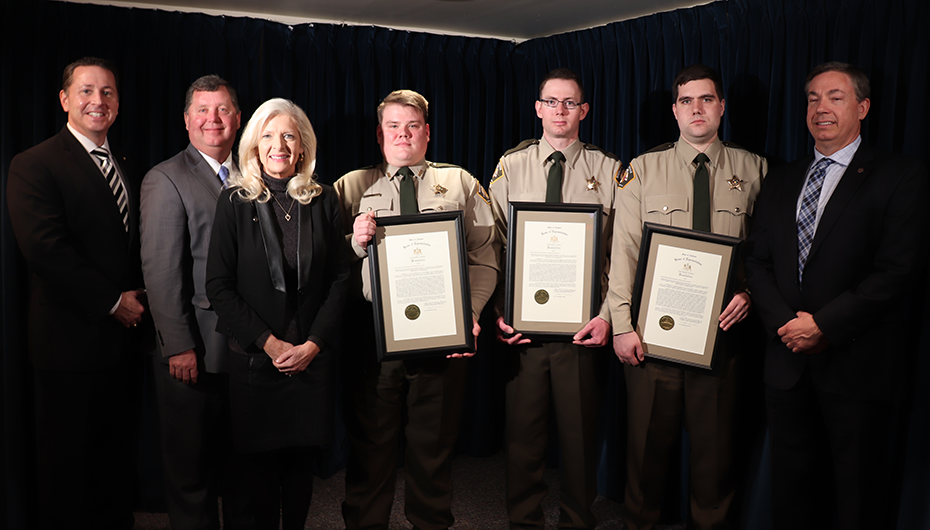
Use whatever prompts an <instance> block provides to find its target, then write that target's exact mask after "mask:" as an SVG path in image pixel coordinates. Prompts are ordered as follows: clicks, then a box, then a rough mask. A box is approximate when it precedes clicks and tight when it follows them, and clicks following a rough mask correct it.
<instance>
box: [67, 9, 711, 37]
mask: <svg viewBox="0 0 930 530" xmlns="http://www.w3.org/2000/svg"><path fill="white" fill-rule="evenodd" d="M69 1H71V2H78V3H86V4H106V5H114V6H120V7H140V8H152V9H163V10H167V11H193V12H198V13H206V14H210V15H223V14H225V15H230V16H249V17H257V18H267V19H270V20H275V21H278V22H282V23H285V24H299V23H306V22H325V23H336V24H352V25H376V26H385V27H391V28H396V29H405V30H414V31H427V32H432V33H447V34H456V35H470V36H482V37H493V38H500V39H506V40H516V41H523V40H527V39H532V38H536V37H547V36H549V35H555V34H558V33H565V32H567V31H574V30H578V29H586V28H592V27H596V26H602V25H604V24H608V23H610V22H617V21H619V20H627V19H631V18H636V17H640V16H644V15H651V14H653V13H658V12H661V11H672V10H674V9H678V8H682V7H691V6H695V5H701V4H706V3H710V1H711V0H703V1H696V0H576V1H573V2H572V1H569V2H566V1H564V0H403V1H389V0H260V1H258V0H136V1H134V2H123V1H107V0H69Z"/></svg>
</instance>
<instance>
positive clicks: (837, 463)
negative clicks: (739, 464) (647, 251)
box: [746, 63, 928, 530]
mask: <svg viewBox="0 0 930 530" xmlns="http://www.w3.org/2000/svg"><path fill="white" fill-rule="evenodd" d="M805 92H806V94H807V126H808V129H809V130H810V133H811V135H812V136H813V137H814V145H815V149H816V151H815V153H814V154H813V156H806V157H804V158H802V159H800V160H797V161H795V162H793V163H790V164H787V165H785V166H783V167H780V168H778V169H776V170H773V171H772V172H771V173H769V175H768V177H767V178H766V180H765V184H764V185H763V187H762V192H761V196H760V201H759V205H758V208H757V210H756V212H757V215H756V219H755V222H754V225H753V233H752V235H751V236H750V239H749V242H750V247H749V253H750V255H749V257H748V260H747V263H746V269H747V273H748V279H749V287H750V290H751V291H752V294H753V299H754V300H755V302H756V308H757V309H758V311H759V314H760V315H761V317H762V320H763V322H764V324H765V327H766V331H767V333H768V335H769V341H768V344H767V346H766V357H765V385H766V404H767V409H768V423H769V436H770V440H771V451H772V489H773V506H774V510H773V511H774V514H773V518H774V528H775V529H776V530H777V529H782V528H784V529H788V528H790V529H792V530H798V529H804V528H811V527H813V526H814V525H815V524H816V523H815V521H814V516H815V515H816V512H815V511H814V510H815V509H816V508H818V507H820V505H822V504H823V503H822V500H817V501H815V500H814V499H815V495H818V496H820V497H821V498H822V496H821V495H819V492H818V490H816V489H814V487H813V484H814V481H813V473H812V471H811V470H812V469H814V468H815V467H816V466H815V464H816V458H815V453H816V450H817V449H818V448H820V447H823V446H824V445H826V444H825V440H823V436H822V433H823V432H824V430H825V432H826V434H827V438H828V439H829V440H828V441H829V452H830V454H831V457H832V458H831V459H832V464H833V473H834V475H833V476H834V480H835V488H836V500H837V506H836V514H835V519H836V525H837V526H836V527H837V528H842V529H844V530H856V529H860V528H869V529H875V528H891V527H893V520H894V513H895V512H896V509H895V506H894V505H893V495H892V494H891V492H892V491H893V489H894V483H893V482H892V481H891V480H890V476H891V474H892V473H891V470H890V467H891V466H890V465H889V464H888V460H889V455H890V454H891V447H890V442H891V441H892V433H893V431H894V421H893V419H892V418H893V416H894V415H893V414H892V412H893V410H894V409H893V405H894V402H895V400H897V399H900V398H901V397H902V393H903V390H904V388H905V384H904V382H905V380H906V376H905V375H904V374H906V373H907V372H908V370H909V367H908V364H907V360H908V358H909V355H910V352H911V351H912V350H913V348H914V346H915V344H914V339H915V332H916V331H918V330H916V329H913V325H912V322H913V321H914V319H913V315H914V313H913V312H911V310H912V306H913V303H914V302H915V299H914V298H915V297H913V296H911V293H912V292H913V291H914V288H915V286H916V285H917V282H918V281H919V279H920V276H921V275H922V273H923V272H924V270H925V269H926V261H925V258H926V255H927V237H928V215H927V208H926V204H927V199H928V197H927V193H928V188H927V182H926V180H927V170H926V168H925V167H924V166H923V165H922V164H920V163H918V162H916V161H913V160H910V159H907V158H904V157H902V156H898V155H891V154H888V153H883V152H880V151H877V150H873V149H871V148H870V147H868V146H867V145H865V144H864V143H862V140H861V137H860V136H859V131H860V122H861V120H863V119H865V117H866V115H867V114H868V112H869V106H870V101H869V80H868V78H867V77H866V76H865V74H864V73H863V72H862V71H860V70H859V69H858V68H856V67H854V66H851V65H848V64H844V63H826V64H822V65H820V66H818V67H816V68H815V69H814V70H813V71H812V72H811V73H810V74H809V75H808V77H807V85H806V87H805Z"/></svg>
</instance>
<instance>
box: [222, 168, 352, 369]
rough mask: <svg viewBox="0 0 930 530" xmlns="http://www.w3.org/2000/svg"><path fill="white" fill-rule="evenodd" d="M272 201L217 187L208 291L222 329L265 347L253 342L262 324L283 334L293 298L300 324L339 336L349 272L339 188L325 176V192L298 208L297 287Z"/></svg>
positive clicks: (250, 347)
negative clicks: (289, 284) (290, 284)
mask: <svg viewBox="0 0 930 530" xmlns="http://www.w3.org/2000/svg"><path fill="white" fill-rule="evenodd" d="M298 205H299V203H298ZM274 206H275V203H274V202H273V201H268V202H264V203H261V202H257V201H252V202H246V201H243V200H241V199H239V198H238V196H237V195H235V194H234V193H233V192H232V190H225V191H224V192H223V193H222V194H221V195H220V199H219V201H218V202H217V205H216V219H215V220H214V223H213V235H212V237H211V240H210V254H209V257H208V259H207V296H208V297H209V299H210V302H211V303H212V304H213V307H214V309H215V310H216V313H217V315H218V316H219V324H218V325H217V331H219V332H221V333H223V334H224V335H227V336H228V337H231V338H232V339H234V340H236V341H237V342H238V343H239V345H240V346H241V347H242V349H243V350H245V351H247V352H254V353H260V352H261V351H262V350H261V349H260V348H258V347H256V346H255V345H254V342H255V339H256V338H257V337H258V336H259V335H261V334H262V333H263V332H264V331H265V330H267V329H271V331H272V333H274V335H275V337H278V338H279V339H283V338H284V336H285V332H286V330H287V325H288V321H287V317H286V314H285V310H286V307H287V302H288V299H289V298H290V299H295V298H296V301H297V311H298V315H299V322H300V328H299V330H300V332H301V333H303V335H304V336H305V337H307V338H309V337H310V336H311V335H314V336H316V337H319V338H320V339H322V340H323V341H324V342H325V343H326V344H330V345H331V344H335V343H336V342H337V337H338V335H339V333H338V330H339V322H340V320H341V319H342V311H343V307H344V305H345V298H346V287H347V285H346V282H347V279H348V276H349V272H348V267H347V265H346V262H345V258H346V256H347V253H348V250H347V249H346V248H345V245H346V241H345V236H344V235H343V234H345V231H344V229H343V221H342V217H341V213H340V209H339V202H338V200H337V198H336V194H335V192H333V189H332V187H330V186H327V185H325V184H324V185H323V193H322V194H321V195H319V196H317V197H314V198H313V200H312V201H311V202H310V204H307V205H299V207H298V208H297V216H296V217H297V219H296V221H297V223H298V230H299V234H300V235H299V237H298V251H297V254H298V256H297V261H298V274H297V276H298V279H297V284H298V285H297V292H296V293H294V292H287V290H286V288H285V284H284V283H285V280H284V267H283V255H282V252H281V242H280V241H279V240H278V236H277V234H276V233H275V229H274V223H275V219H274V215H275V214H274V211H272V208H273V207H274Z"/></svg>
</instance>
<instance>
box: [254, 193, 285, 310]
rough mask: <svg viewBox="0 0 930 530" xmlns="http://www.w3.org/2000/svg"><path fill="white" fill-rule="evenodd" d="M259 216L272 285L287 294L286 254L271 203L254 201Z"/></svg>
mask: <svg viewBox="0 0 930 530" xmlns="http://www.w3.org/2000/svg"><path fill="white" fill-rule="evenodd" d="M252 204H253V205H254V206H255V212H256V214H257V215H258V226H259V227H260V228H261V231H262V242H263V243H264V245H265V258H266V259H267V260H268V272H269V273H270V274H271V284H272V285H274V288H275V290H276V291H281V292H282V293H286V292H287V287H286V286H285V284H284V263H283V261H282V260H283V259H284V254H283V253H282V251H281V242H280V241H278V235H277V234H275V229H274V223H275V221H274V212H273V211H272V209H271V208H272V206H271V204H272V203H271V201H267V202H258V201H252Z"/></svg>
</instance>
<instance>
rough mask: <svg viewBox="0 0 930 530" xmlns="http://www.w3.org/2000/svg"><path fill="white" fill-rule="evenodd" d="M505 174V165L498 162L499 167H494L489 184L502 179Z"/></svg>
mask: <svg viewBox="0 0 930 530" xmlns="http://www.w3.org/2000/svg"><path fill="white" fill-rule="evenodd" d="M503 176H504V166H503V165H501V163H500V162H498V163H497V167H496V168H494V174H493V175H491V181H490V182H488V186H489V187H490V186H492V185H494V183H495V182H497V181H498V180H500V178H501V177H503Z"/></svg>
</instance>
